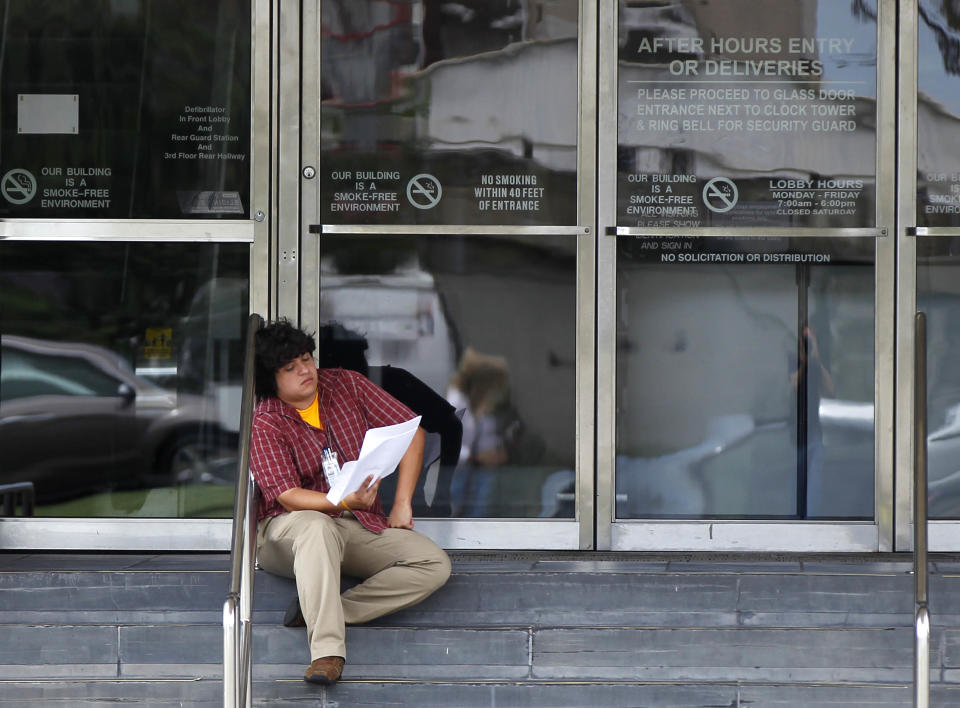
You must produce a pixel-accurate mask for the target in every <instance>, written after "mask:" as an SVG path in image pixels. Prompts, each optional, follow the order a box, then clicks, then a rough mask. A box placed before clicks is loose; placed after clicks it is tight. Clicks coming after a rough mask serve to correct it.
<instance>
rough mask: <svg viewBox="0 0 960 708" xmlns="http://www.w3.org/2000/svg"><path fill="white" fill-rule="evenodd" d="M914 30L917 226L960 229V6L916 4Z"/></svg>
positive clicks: (930, 0)
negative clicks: (959, 47)
mask: <svg viewBox="0 0 960 708" xmlns="http://www.w3.org/2000/svg"><path fill="white" fill-rule="evenodd" d="M918 9H919V24H918V31H917V61H918V65H917V224H919V225H920V226H957V225H960V168H958V165H960V155H958V151H957V145H960V140H958V137H957V136H958V134H960V125H958V120H960V52H958V51H957V46H958V42H960V6H958V5H957V3H955V2H950V1H949V0H943V1H941V0H920V2H919V5H918Z"/></svg>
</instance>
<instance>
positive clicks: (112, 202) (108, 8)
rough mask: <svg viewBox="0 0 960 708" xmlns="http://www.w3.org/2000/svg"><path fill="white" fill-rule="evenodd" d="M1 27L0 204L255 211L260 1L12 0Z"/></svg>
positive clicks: (187, 214) (22, 213)
mask: <svg viewBox="0 0 960 708" xmlns="http://www.w3.org/2000/svg"><path fill="white" fill-rule="evenodd" d="M0 28H2V30H0V31H2V38H0V39H2V41H0V66H2V69H3V70H2V81H0V88H2V93H0V116H2V119H3V120H2V134H0V146H2V151H3V165H2V172H0V216H7V217H43V218H56V217H87V218H151V219H168V218H191V219H193V218H200V219H205V218H231V219H238V218H246V215H247V214H248V213H249V206H250V204H249V202H250V187H249V184H250V2H249V0H210V1H209V2H196V1H195V0H153V1H152V2H144V1H141V0H112V1H108V0H95V1H91V0H55V1H54V0H10V1H9V2H6V3H4V4H3V5H2V6H0ZM131 235H132V236H135V234H131Z"/></svg>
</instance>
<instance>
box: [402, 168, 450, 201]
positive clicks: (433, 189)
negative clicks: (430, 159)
mask: <svg viewBox="0 0 960 708" xmlns="http://www.w3.org/2000/svg"><path fill="white" fill-rule="evenodd" d="M441 196H443V188H442V187H441V186H440V180H438V179H437V178H436V177H434V176H433V175H428V174H426V173H423V174H419V175H417V176H416V177H412V178H411V179H410V181H409V182H407V200H408V201H409V202H410V203H411V204H413V206H415V207H416V208H417V209H433V207H435V206H436V205H437V204H438V203H439V202H440V197H441Z"/></svg>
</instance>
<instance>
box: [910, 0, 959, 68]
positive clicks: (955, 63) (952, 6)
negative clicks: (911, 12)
mask: <svg viewBox="0 0 960 708" xmlns="http://www.w3.org/2000/svg"><path fill="white" fill-rule="evenodd" d="M941 7H942V9H943V14H940V12H938V11H937V9H935V8H933V7H930V0H920V2H919V3H918V5H917V10H918V12H919V13H920V19H921V20H922V21H923V23H924V24H926V25H927V27H929V28H930V30H931V31H932V32H933V35H934V36H935V37H936V38H937V47H938V48H939V49H940V55H941V56H942V57H943V68H944V69H945V70H946V72H947V73H948V74H960V36H958V32H957V27H958V26H960V3H958V2H957V0H943V5H942V6H941Z"/></svg>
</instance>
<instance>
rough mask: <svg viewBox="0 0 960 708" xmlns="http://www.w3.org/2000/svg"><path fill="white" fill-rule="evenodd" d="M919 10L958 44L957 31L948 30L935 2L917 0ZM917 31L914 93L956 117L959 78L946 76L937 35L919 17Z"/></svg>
mask: <svg viewBox="0 0 960 708" xmlns="http://www.w3.org/2000/svg"><path fill="white" fill-rule="evenodd" d="M920 10H921V12H922V14H923V15H925V16H926V17H927V19H928V20H930V21H933V22H935V23H937V24H938V25H939V26H940V28H941V29H942V30H943V31H944V32H945V33H946V35H947V37H949V38H950V39H952V40H953V41H960V32H957V31H956V30H954V29H951V28H950V27H949V25H948V24H947V21H946V19H945V18H944V17H943V15H941V14H940V3H939V2H938V1H937V0H920ZM918 27H919V29H918V31H917V55H918V56H917V61H918V65H917V84H918V85H917V91H918V93H919V94H920V95H921V96H923V95H926V96H928V97H930V98H931V99H932V100H933V101H934V103H937V104H939V105H941V106H943V107H944V108H945V109H946V110H947V111H948V112H949V113H950V114H952V115H960V75H957V74H947V72H946V69H945V68H944V65H943V55H942V54H941V52H940V45H939V44H938V43H937V35H936V33H935V32H934V31H933V30H932V29H931V28H930V25H929V24H928V23H927V21H925V20H924V19H923V17H921V18H920V19H919V20H918Z"/></svg>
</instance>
